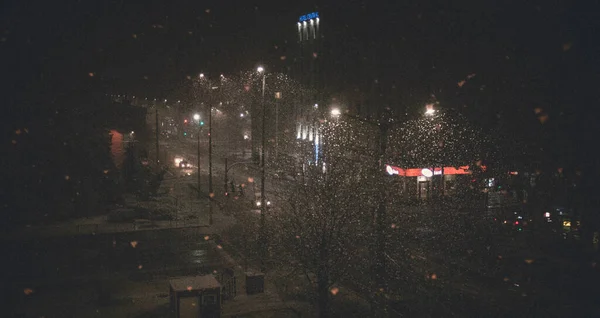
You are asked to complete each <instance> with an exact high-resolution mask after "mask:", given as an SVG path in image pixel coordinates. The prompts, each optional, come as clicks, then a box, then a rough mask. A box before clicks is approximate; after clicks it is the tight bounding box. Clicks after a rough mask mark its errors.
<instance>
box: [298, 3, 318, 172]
mask: <svg viewBox="0 0 600 318" xmlns="http://www.w3.org/2000/svg"><path fill="white" fill-rule="evenodd" d="M321 25H322V21H321V17H320V16H319V12H311V13H308V14H305V15H302V16H300V17H299V18H298V21H297V22H296V32H297V35H296V39H297V43H298V53H297V56H296V59H295V65H294V68H293V70H294V72H293V77H295V78H296V80H297V81H298V82H299V83H300V84H301V86H302V88H303V91H302V94H301V97H300V98H299V100H298V101H297V104H296V105H295V115H296V116H295V117H296V124H297V127H296V134H297V136H296V138H297V139H298V140H299V141H300V142H301V144H302V145H303V146H306V147H304V149H311V150H313V151H311V152H313V156H311V157H312V160H311V162H316V161H318V159H319V153H320V149H319V142H320V139H321V138H320V134H319V120H318V119H319V117H320V116H319V114H320V113H321V111H322V110H321V109H319V108H322V109H324V106H325V105H322V103H323V101H324V100H323V88H324V80H323V71H322V70H323V61H324V59H323V45H322V42H323V41H322V40H323V37H322V34H321ZM309 147H310V148H309Z"/></svg>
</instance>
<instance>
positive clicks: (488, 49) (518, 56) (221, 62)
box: [0, 0, 600, 135]
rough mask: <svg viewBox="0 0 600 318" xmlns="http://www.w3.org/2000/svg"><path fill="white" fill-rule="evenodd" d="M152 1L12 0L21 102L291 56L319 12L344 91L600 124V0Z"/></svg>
mask: <svg viewBox="0 0 600 318" xmlns="http://www.w3.org/2000/svg"><path fill="white" fill-rule="evenodd" d="M139 3H143V4H135V3H134V2H133V1H121V0H119V1H84V0H80V1H41V0H32V1H21V0H20V1H17V0H9V1H8V2H6V3H5V4H4V7H3V10H2V13H1V17H2V20H1V24H0V30H1V32H2V42H1V43H0V45H1V50H2V52H1V54H2V56H1V57H2V59H1V61H2V63H3V67H2V69H3V70H7V71H3V72H2V76H3V83H4V84H3V86H2V87H3V90H4V91H5V92H4V93H3V95H4V96H6V97H7V98H6V100H8V101H12V104H14V105H17V106H18V105H22V104H23V102H22V101H23V100H29V101H32V100H34V101H35V100H42V101H46V100H48V99H49V98H51V97H52V96H54V95H56V94H58V93H61V92H68V91H84V92H124V93H133V94H137V95H146V96H152V95H155V96H156V97H167V96H169V94H171V93H172V92H173V91H174V90H175V89H176V87H177V86H178V85H181V83H182V81H184V79H185V77H186V75H193V74H198V73H199V72H200V71H203V72H206V73H210V74H218V73H225V74H231V73H238V72H240V71H241V70H250V69H253V68H254V67H255V65H257V64H258V63H265V64H266V65H267V66H268V65H269V64H271V65H276V64H277V63H282V62H281V60H280V59H279V57H280V56H282V55H291V54H292V53H291V52H286V50H285V49H286V45H285V41H286V40H289V41H294V39H295V21H296V19H297V17H298V16H299V15H301V14H304V13H307V12H311V11H313V10H318V11H320V12H321V16H322V21H323V23H324V24H323V25H324V26H325V29H324V30H325V31H324V34H325V36H326V37H327V40H328V41H330V43H331V46H330V49H329V50H328V52H325V53H326V54H329V55H330V57H331V58H332V59H331V61H332V64H331V65H330V67H329V74H327V77H328V78H329V79H331V81H330V82H331V85H330V86H331V87H332V88H334V89H335V90H336V91H338V92H346V93H347V92H352V91H359V92H361V93H362V94H363V95H365V94H366V95H371V96H377V98H379V100H378V102H380V103H384V104H386V105H391V106H392V107H400V108H401V109H407V110H409V111H411V110H413V109H417V108H420V107H422V105H423V104H424V103H425V102H426V101H429V100H431V99H432V97H431V95H432V94H435V98H436V99H437V100H439V101H440V102H442V103H445V104H447V105H450V106H451V107H454V108H459V109H462V110H463V111H464V112H466V113H470V114H472V115H473V116H474V117H481V118H497V117H498V116H505V117H509V119H508V120H507V121H508V122H510V121H511V120H512V118H517V117H520V116H531V114H532V112H533V109H535V108H537V107H540V108H542V109H543V110H544V111H545V112H548V113H549V114H550V117H551V118H553V119H554V118H556V117H557V116H563V119H562V122H561V123H562V125H566V126H568V127H570V128H569V129H570V130H569V129H567V130H566V131H568V134H573V135H577V134H582V133H583V131H582V130H581V129H583V128H581V127H585V126H586V125H590V126H595V124H594V122H595V121H593V120H592V119H591V118H595V116H590V113H591V114H595V113H597V111H596V109H597V105H598V102H599V101H600V99H599V98H598V93H597V91H598V90H597V89H596V87H595V86H596V85H597V84H596V83H598V82H599V81H598V80H599V77H600V75H599V74H600V63H598V59H597V57H598V56H600V54H599V53H600V50H599V48H600V45H599V44H598V41H597V38H596V37H595V36H594V35H595V34H600V33H598V31H600V30H599V26H600V22H599V21H600V13H599V12H600V5H599V4H598V3H597V2H596V1H579V2H577V1H568V0H556V1H547V0H533V1H492V0H488V1H475V0H464V1H434V0H424V1H339V2H337V3H334V2H330V3H328V4H321V5H312V4H310V3H308V2H304V3H299V2H288V1H255V2H249V1H210V2H209V1H191V0H174V1H158V0H148V1H139ZM275 46H277V49H275ZM289 60H291V59H287V61H289ZM90 72H93V73H94V77H90V76H89V75H88V73H90ZM470 74H475V76H474V77H472V78H470V79H468V80H467V76H468V75H470ZM462 80H466V82H465V84H464V85H462V87H459V85H458V83H459V82H460V81H462ZM9 104H10V103H9ZM398 105H401V106H398ZM582 109H586V113H585V115H584V113H583V112H582ZM590 109H591V111H590ZM587 112H590V113H587ZM569 116H570V117H569ZM505 121H506V120H505ZM516 122H517V123H519V122H518V121H516ZM578 129H579V130H578Z"/></svg>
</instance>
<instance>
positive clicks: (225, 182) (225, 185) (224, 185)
mask: <svg viewBox="0 0 600 318" xmlns="http://www.w3.org/2000/svg"><path fill="white" fill-rule="evenodd" d="M224 175H225V178H224V180H223V181H224V182H223V187H224V188H223V189H224V190H225V193H227V158H225V173H224Z"/></svg>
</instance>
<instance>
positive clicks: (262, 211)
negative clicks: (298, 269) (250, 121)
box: [256, 66, 267, 272]
mask: <svg viewBox="0 0 600 318" xmlns="http://www.w3.org/2000/svg"><path fill="white" fill-rule="evenodd" d="M256 71H258V73H259V74H262V101H261V104H262V105H261V106H262V138H261V139H262V140H261V145H262V146H261V150H260V152H261V154H260V205H259V206H260V236H261V239H260V243H261V245H262V246H261V253H262V257H261V264H260V267H261V269H260V270H261V271H262V272H264V271H265V256H266V254H267V253H266V252H267V244H266V243H267V242H266V233H265V232H266V229H265V206H266V205H267V204H266V202H265V196H266V194H265V123H266V121H267V118H266V109H265V80H266V74H265V69H264V68H263V67H262V66H259V67H258V68H257V69H256Z"/></svg>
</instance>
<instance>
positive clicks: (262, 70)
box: [256, 66, 265, 73]
mask: <svg viewBox="0 0 600 318" xmlns="http://www.w3.org/2000/svg"><path fill="white" fill-rule="evenodd" d="M256 71H258V72H259V73H262V72H264V71H265V69H264V68H263V67H262V66H259V67H258V68H257V69H256Z"/></svg>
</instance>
